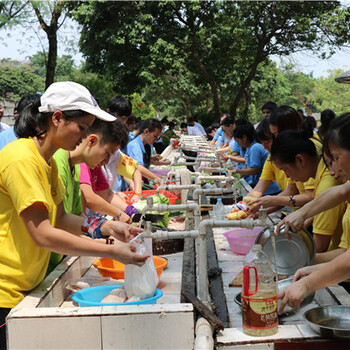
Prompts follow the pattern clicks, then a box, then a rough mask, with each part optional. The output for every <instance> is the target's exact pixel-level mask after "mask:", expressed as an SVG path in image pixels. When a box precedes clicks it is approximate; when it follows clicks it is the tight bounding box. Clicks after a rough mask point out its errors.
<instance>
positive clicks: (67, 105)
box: [39, 81, 116, 122]
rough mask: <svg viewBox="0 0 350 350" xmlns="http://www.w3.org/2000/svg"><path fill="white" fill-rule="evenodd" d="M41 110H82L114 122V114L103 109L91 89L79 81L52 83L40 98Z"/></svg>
mask: <svg viewBox="0 0 350 350" xmlns="http://www.w3.org/2000/svg"><path fill="white" fill-rule="evenodd" d="M40 101H41V106H40V107H39V112H43V113H46V112H55V111H57V110H61V111H62V112H64V111H72V110H78V109H80V110H82V111H84V112H87V113H89V114H92V115H94V116H96V117H97V118H99V119H101V120H105V121H107V122H113V121H114V120H116V118H115V117H114V116H112V115H111V114H109V113H107V112H105V111H104V110H102V109H101V108H100V107H99V106H98V103H97V101H96V100H95V99H94V97H93V96H92V95H91V93H90V91H89V90H88V89H87V88H86V87H84V86H83V85H80V84H78V83H74V82H72V81H61V82H57V83H53V84H51V85H50V86H49V87H48V88H47V90H46V91H45V93H44V94H43V95H42V96H41V98H40Z"/></svg>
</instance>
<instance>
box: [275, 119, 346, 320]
mask: <svg viewBox="0 0 350 350" xmlns="http://www.w3.org/2000/svg"><path fill="white" fill-rule="evenodd" d="M349 135H350V113H346V114H344V115H342V116H339V117H337V118H335V119H334V120H333V121H332V123H331V125H330V128H329V130H328V132H327V134H326V136H325V140H324V154H325V155H327V156H328V157H329V158H331V160H332V162H333V164H332V166H333V167H335V169H336V174H335V177H336V178H337V179H339V180H341V179H340V178H339V176H337V173H338V174H342V175H343V176H345V178H346V179H350V166H349V165H350V144H349ZM330 169H331V172H332V168H330ZM341 182H343V181H341ZM349 199H350V183H349V181H347V182H346V183H344V184H342V185H339V186H335V187H331V188H329V189H327V190H325V191H324V192H322V193H321V194H320V195H319V196H317V197H316V198H315V199H313V200H312V201H311V202H310V203H308V204H306V205H305V206H304V207H302V208H301V209H299V210H298V211H296V212H294V213H292V214H290V215H288V216H287V217H286V218H285V219H284V220H282V221H281V222H280V223H279V224H278V225H277V228H276V233H277V234H278V233H279V232H280V228H281V227H282V226H285V230H284V231H285V232H288V231H289V230H290V229H291V230H299V229H300V228H302V227H303V225H304V222H305V220H307V219H309V218H311V217H313V216H315V215H317V214H319V213H322V212H323V211H325V210H329V209H331V208H333V207H335V206H336V205H339V204H341V203H342V202H344V201H347V202H348V203H349ZM349 215H350V212H349V209H347V210H346V212H345V214H344V216H343V235H342V238H341V242H340V245H339V247H340V248H341V249H343V251H342V252H341V254H338V253H339V250H338V249H337V250H333V251H329V252H327V253H324V254H322V255H320V254H319V255H318V257H320V256H321V257H327V256H328V258H330V259H331V260H330V261H328V262H324V263H320V264H317V265H315V266H312V267H310V268H304V269H301V270H298V271H297V273H296V274H295V275H294V282H293V283H292V284H291V285H290V286H288V287H287V288H286V289H284V290H283V291H282V292H280V293H278V295H277V297H278V299H281V306H280V308H279V313H280V314H281V313H282V312H283V309H284V307H285V305H287V304H288V305H290V306H292V307H298V306H299V305H300V303H301V301H302V300H303V299H304V298H305V297H306V296H308V295H309V294H310V293H312V292H313V291H316V290H318V289H322V288H325V287H328V286H330V285H333V284H336V283H340V282H342V281H345V280H347V279H349V278H350V259H349V257H350V249H348V248H349V232H350V231H349V229H350V222H349ZM333 254H335V255H336V256H332V257H330V256H331V255H333ZM317 262H322V261H321V259H320V258H318V259H317ZM302 276H305V277H304V278H300V277H302ZM342 285H343V284H342ZM343 286H344V285H343ZM344 287H345V288H346V289H347V290H348V291H349V287H348V283H347V286H344Z"/></svg>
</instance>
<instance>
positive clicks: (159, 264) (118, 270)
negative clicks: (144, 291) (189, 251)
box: [92, 256, 168, 280]
mask: <svg viewBox="0 0 350 350" xmlns="http://www.w3.org/2000/svg"><path fill="white" fill-rule="evenodd" d="M153 262H154V265H155V267H156V270H157V274H158V277H159V278H160V275H161V274H162V272H163V269H164V268H166V267H167V266H168V260H166V259H164V258H161V257H159V256H154V257H153ZM92 264H93V265H94V266H95V267H96V269H97V270H98V272H99V273H100V275H102V276H104V277H112V278H114V279H116V280H119V279H124V269H125V265H124V264H122V263H121V262H119V261H116V260H113V259H110V258H101V259H96V260H95V261H94V262H93V263H92Z"/></svg>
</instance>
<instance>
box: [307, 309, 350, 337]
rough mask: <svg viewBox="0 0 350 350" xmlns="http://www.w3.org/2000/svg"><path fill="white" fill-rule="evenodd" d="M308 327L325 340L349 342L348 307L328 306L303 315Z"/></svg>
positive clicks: (349, 322)
mask: <svg viewBox="0 0 350 350" xmlns="http://www.w3.org/2000/svg"><path fill="white" fill-rule="evenodd" d="M304 318H305V319H306V321H307V322H308V324H309V326H310V327H311V328H312V329H313V330H314V331H315V332H317V333H319V334H321V335H322V336H323V337H325V338H339V339H346V340H350V306H344V305H330V306H320V307H316V308H314V309H310V310H308V311H306V312H305V313H304Z"/></svg>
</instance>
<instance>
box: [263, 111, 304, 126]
mask: <svg viewBox="0 0 350 350" xmlns="http://www.w3.org/2000/svg"><path fill="white" fill-rule="evenodd" d="M269 121H270V124H271V125H274V126H277V129H278V132H281V131H284V130H296V131H298V130H300V129H301V127H302V124H303V121H304V120H303V118H302V117H301V115H300V114H299V113H298V112H297V111H296V110H295V109H294V108H293V107H290V106H286V105H284V106H280V107H277V109H276V110H275V111H274V112H273V113H272V114H271V116H270V118H269Z"/></svg>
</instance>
